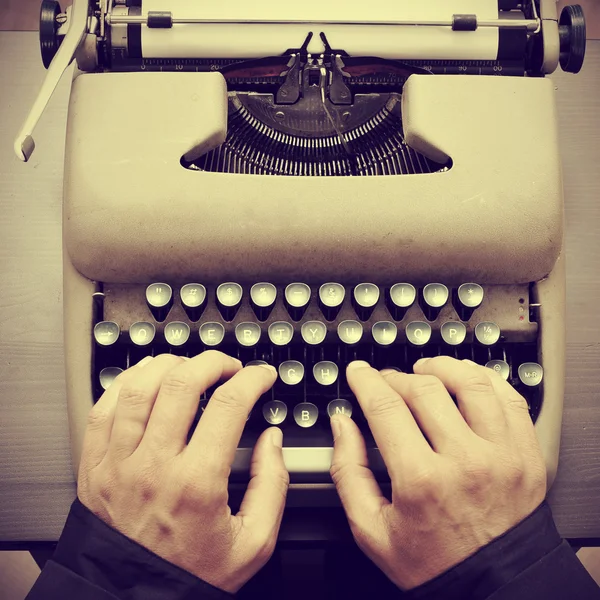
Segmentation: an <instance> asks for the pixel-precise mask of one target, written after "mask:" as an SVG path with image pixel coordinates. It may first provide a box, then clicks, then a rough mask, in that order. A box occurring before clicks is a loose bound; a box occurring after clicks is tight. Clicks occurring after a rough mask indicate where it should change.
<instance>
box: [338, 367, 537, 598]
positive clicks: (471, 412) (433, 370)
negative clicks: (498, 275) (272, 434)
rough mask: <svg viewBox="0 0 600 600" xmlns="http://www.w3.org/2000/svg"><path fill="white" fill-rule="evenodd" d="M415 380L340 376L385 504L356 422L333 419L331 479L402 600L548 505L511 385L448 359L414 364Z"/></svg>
mask: <svg viewBox="0 0 600 600" xmlns="http://www.w3.org/2000/svg"><path fill="white" fill-rule="evenodd" d="M414 372H415V374H414V375H409V374H406V373H398V372H396V371H389V370H385V371H382V372H381V373H380V372H378V371H376V370H375V369H372V368H371V367H370V366H369V365H368V364H367V363H364V362H355V363H351V364H350V365H349V366H348V369H347V379H348V383H349V384H350V387H351V388H352V391H353V392H354V394H355V395H356V398H357V399H358V402H359V403H360V406H361V407H362V410H363V412H364V414H365V416H366V418H367V420H368V422H369V427H370V429H371V432H372V433H373V436H374V438H375V441H376V442H377V445H378V447H379V449H380V451H381V454H382V457H383V459H384V461H385V464H386V466H387V469H388V473H389V476H390V479H391V482H392V501H391V502H389V501H388V500H387V499H386V498H385V497H384V496H383V495H382V493H381V490H380V488H379V486H378V484H377V483H376V481H375V479H374V477H373V473H372V472H371V471H370V470H369V468H368V461H367V454H366V449H365V442H364V440H363V438H362V435H361V434H360V431H359V429H358V427H357V426H356V424H355V423H354V422H353V421H352V420H351V419H349V418H348V417H345V416H343V415H336V416H335V417H333V418H332V419H331V424H332V429H333V435H334V440H335V441H334V446H335V448H334V455H333V461H332V467H331V475H332V478H333V480H334V482H335V484H336V486H337V489H338V493H339V495H340V498H341V500H342V503H343V505H344V508H345V511H346V514H347V516H348V520H349V522H350V527H351V529H352V532H353V534H354V537H355V540H356V542H357V544H358V546H359V547H360V548H361V549H362V550H363V552H364V553H365V554H366V555H367V556H368V557H369V558H370V559H371V560H372V561H373V562H374V563H375V564H376V565H377V566H378V567H379V568H380V569H381V570H382V571H383V572H384V573H385V574H386V575H387V576H388V577H389V579H391V581H393V582H394V583H395V584H396V585H397V586H398V587H399V588H401V589H403V590H408V589H412V588H414V587H417V586H419V585H421V584H423V583H425V582H427V581H429V580H431V579H433V578H434V577H436V576H438V575H440V574H442V573H444V572H445V571H447V570H448V569H450V568H451V567H453V566H454V565H456V564H458V563H460V562H462V561H463V560H465V559H466V558H467V557H469V556H470V555H472V554H474V553H475V552H476V551H477V550H478V549H480V548H482V547H483V546H486V545H487V544H489V543H490V542H491V541H492V540H493V539H495V538H497V537H499V536H500V535H502V534H503V533H505V532H506V531H508V530H509V529H510V528H511V527H513V526H514V525H516V524H517V523H519V522H520V521H522V520H523V519H524V518H525V517H527V516H529V514H531V513H532V512H533V511H534V510H535V509H536V508H537V506H539V504H540V503H541V502H542V501H543V499H544V497H545V495H546V469H545V464H544V460H543V457H542V454H541V450H540V447H539V444H538V442H537V439H536V436H535V431H534V427H533V424H532V422H531V418H530V416H529V412H528V409H527V403H526V401H525V399H524V398H523V397H522V396H521V395H520V394H518V393H517V392H516V391H515V390H514V389H513V387H512V386H511V385H510V384H509V383H508V382H506V381H504V380H503V379H502V378H501V377H500V376H499V375H498V374H496V373H495V372H494V371H492V370H491V369H486V368H485V367H481V366H478V365H476V364H475V363H472V362H471V361H457V360H455V359H453V358H449V357H436V358H432V359H425V360H424V361H419V362H417V363H416V364H415V366H414ZM450 394H452V395H454V396H455V397H456V399H457V403H458V407H457V406H456V405H455V403H454V402H453V400H452V398H451V397H450Z"/></svg>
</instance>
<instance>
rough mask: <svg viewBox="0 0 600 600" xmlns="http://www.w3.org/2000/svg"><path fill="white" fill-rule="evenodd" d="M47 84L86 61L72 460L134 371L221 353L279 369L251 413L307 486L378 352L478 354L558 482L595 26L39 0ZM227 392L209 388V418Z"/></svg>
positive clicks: (324, 475)
mask: <svg viewBox="0 0 600 600" xmlns="http://www.w3.org/2000/svg"><path fill="white" fill-rule="evenodd" d="M40 40H41V48H42V57H43V61H44V64H45V65H46V66H47V67H49V70H48V74H47V79H46V82H45V83H44V87H43V89H42V90H41V92H40V96H39V98H38V100H37V101H36V104H35V105H34V108H33V109H32V113H31V115H30V117H29V120H28V121H27V123H26V124H25V126H24V128H23V130H22V131H21V133H20V135H19V137H18V139H17V141H16V146H15V149H16V151H17V153H18V155H19V156H20V157H21V158H22V159H23V160H27V159H28V158H29V156H30V154H31V152H32V151H33V148H34V144H33V139H32V137H31V133H32V130H33V127H34V126H35V124H36V122H37V120H38V118H39V116H40V114H41V112H42V110H43V108H44V106H45V104H46V103H47V101H48V99H49V98H50V96H51V94H52V92H53V89H54V87H55V85H56V83H57V82H58V80H59V78H60V77H61V75H62V73H63V71H64V70H65V69H66V68H67V66H68V65H69V64H70V63H71V62H72V61H73V60H74V59H75V60H76V62H77V67H78V68H77V69H76V70H75V74H76V77H75V78H74V80H73V85H72V92H71V99H70V106H69V115H68V127H67V142H66V156H65V174H64V178H65V180H64V235H63V238H64V306H65V313H64V317H65V319H64V327H65V348H66V365H67V390H68V407H69V419H70V428H71V436H72V448H73V458H74V466H75V468H77V465H78V463H79V454H80V449H81V443H82V437H83V433H84V429H85V425H86V415H87V412H88V410H89V408H90V407H91V406H92V404H93V402H94V401H95V400H97V399H98V398H99V396H100V395H101V394H102V392H103V390H104V389H106V388H107V387H108V386H109V385H110V384H111V382H112V380H113V379H114V377H115V375H116V374H118V373H119V372H120V371H121V370H122V369H126V368H127V367H129V366H130V365H132V364H134V363H135V362H136V361H138V360H140V359H141V358H142V357H144V356H147V355H155V354H158V353H163V352H171V353H174V354H181V355H186V356H192V355H196V354H198V353H200V352H203V351H205V350H207V349H219V350H222V351H223V352H226V353H228V354H231V355H233V356H236V357H239V358H240V359H241V360H242V361H243V362H244V363H245V364H251V363H254V362H257V361H264V362H267V363H269V364H272V365H274V366H275V367H276V368H277V369H278V372H279V378H278V381H277V383H276V384H275V386H274V388H273V390H272V391H271V392H269V393H268V394H267V395H266V396H265V397H264V398H261V400H260V401H259V403H258V404H257V406H256V407H255V409H254V410H253V411H252V413H251V414H250V416H249V419H248V422H247V426H246V430H245V432H244V435H243V438H242V440H241V443H240V447H239V450H238V454H237V458H236V463H235V464H234V466H233V471H232V480H233V481H238V482H240V483H242V482H243V481H244V478H246V477H247V469H248V464H249V457H250V453H251V449H252V446H253V443H254V441H255V440H256V437H257V435H258V434H259V433H260V432H261V431H262V430H263V429H264V428H265V427H267V426H269V425H270V424H275V425H278V426H280V427H281V428H282V429H283V431H284V440H285V442H284V455H285V460H286V463H287V466H288V468H289V470H290V472H291V477H292V482H293V483H294V484H295V485H296V486H297V489H301V488H302V489H309V490H310V489H313V488H314V489H316V488H318V487H319V486H321V488H322V487H323V486H325V488H327V484H328V482H329V484H330V479H329V475H328V469H329V466H330V460H331V445H332V438H331V433H330V428H329V418H328V414H329V415H331V414H333V413H335V412H343V413H345V414H347V415H351V417H352V418H353V419H356V422H357V423H358V424H359V425H360V427H361V429H362V430H363V431H364V433H365V436H366V439H367V442H368V446H369V452H370V460H371V466H372V467H373V469H374V471H375V472H376V474H377V476H378V477H379V478H380V479H381V480H382V481H384V480H385V478H386V471H385V466H384V465H383V463H382V461H381V459H380V457H379V453H378V451H377V449H376V447H375V442H374V440H373V438H372V437H371V436H370V434H369V431H368V426H367V423H366V421H365V419H364V416H363V415H362V414H361V411H360V408H359V406H358V404H357V402H356V400H355V398H353V396H352V393H351V391H350V389H349V387H348V385H347V383H346V381H345V366H346V365H347V364H348V363H349V362H350V361H352V360H355V359H364V360H367V361H368V362H370V363H371V364H372V365H373V366H375V367H377V368H383V367H393V368H398V369H401V370H403V371H408V372H410V371H411V370H412V365H413V363H414V361H416V360H417V359H418V358H420V357H424V356H425V357H430V356H435V355H450V356H455V357H458V358H469V359H471V360H474V361H476V362H477V363H479V364H481V365H486V366H488V367H490V368H491V369H495V370H496V371H498V372H499V373H500V374H501V375H502V376H503V377H504V378H505V379H507V380H509V381H510V382H511V384H512V385H514V386H515V387H516V388H517V389H518V390H519V392H521V393H522V394H523V395H524V396H525V397H526V398H527V400H528V403H529V406H530V411H531V417H532V419H533V420H534V421H535V424H536V429H537V434H538V436H539V440H540V442H541V445H542V448H543V451H544V455H545V458H546V462H547V469H548V474H549V477H550V480H552V478H553V476H554V473H555V470H556V465H557V458H558V448H559V439H560V427H561V415H562V404H563V393H564V380H565V334H564V329H565V265H564V254H563V226H564V218H563V192H562V182H561V162H560V155H559V145H558V140H557V123H556V108H555V103H554V86H553V84H552V82H551V81H550V80H549V79H546V78H544V75H546V74H548V73H551V72H553V71H555V70H556V68H557V67H558V65H559V64H560V65H561V66H562V68H563V69H564V70H566V71H570V72H577V71H579V70H580V68H581V66H582V63H583V59H584V54H585V21H584V17H583V13H582V10H581V8H580V7H579V6H570V7H567V8H566V9H564V10H563V11H562V14H561V15H560V16H559V15H558V14H557V8H556V4H555V2H554V1H553V0H534V1H526V0H523V1H518V0H454V1H452V2H450V1H447V0H419V1H418V2H417V1H414V2H410V1H408V0H407V1H400V0H395V1H391V0H374V1H373V2H368V3H350V4H345V5H344V6H343V8H342V6H341V5H339V4H338V3H334V2H322V1H320V2H317V1H316V0H308V1H305V2H302V3H299V4H289V3H271V2H254V3H248V2H241V1H240V0H235V1H230V2H227V3H200V2H195V1H191V0H171V1H170V2H161V0H100V1H91V0H90V1H86V0H75V1H74V2H73V5H72V7H70V8H68V9H67V10H66V12H62V11H61V9H60V7H59V5H58V3H57V2H51V1H44V2H43V3H42V11H41V23H40ZM210 392H211V391H210V390H209V391H208V392H207V393H206V394H205V396H204V397H203V398H202V399H201V401H200V406H199V410H198V418H201V415H202V410H203V408H204V407H205V406H206V403H207V402H210Z"/></svg>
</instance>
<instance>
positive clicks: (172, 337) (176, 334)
mask: <svg viewBox="0 0 600 600" xmlns="http://www.w3.org/2000/svg"><path fill="white" fill-rule="evenodd" d="M165 339H166V340H167V343H168V344H169V345H170V346H174V347H179V346H183V345H184V344H185V343H186V342H187V341H188V340H189V339H190V326H189V325H188V324H187V323H183V322H182V321H173V322H172V323H168V324H167V325H165Z"/></svg>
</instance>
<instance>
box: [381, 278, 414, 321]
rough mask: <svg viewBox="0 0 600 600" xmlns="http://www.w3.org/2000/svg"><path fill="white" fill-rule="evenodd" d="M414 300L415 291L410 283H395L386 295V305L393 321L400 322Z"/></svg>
mask: <svg viewBox="0 0 600 600" xmlns="http://www.w3.org/2000/svg"><path fill="white" fill-rule="evenodd" d="M416 298H417V290H416V289H415V287H414V286H413V285H411V284H410V283H397V284H396V285H394V286H392V287H391V288H390V290H388V292H387V294H386V303H387V306H388V310H389V311H390V314H391V315H392V317H393V318H394V320H396V321H402V319H403V318H404V315H405V314H406V311H407V310H408V309H409V308H410V307H411V306H412V305H413V304H414V302H415V300H416Z"/></svg>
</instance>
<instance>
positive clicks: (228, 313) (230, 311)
mask: <svg viewBox="0 0 600 600" xmlns="http://www.w3.org/2000/svg"><path fill="white" fill-rule="evenodd" d="M243 294H244V292H243V290H242V286H241V285H240V284H239V283H231V282H230V283H222V284H221V285H220V286H219V287H218V288H217V304H218V306H219V310H220V311H221V315H223V318H224V319H225V320H226V321H233V319H234V318H235V315H236V313H237V311H238V309H239V307H240V303H241V302H242V296H243Z"/></svg>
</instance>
